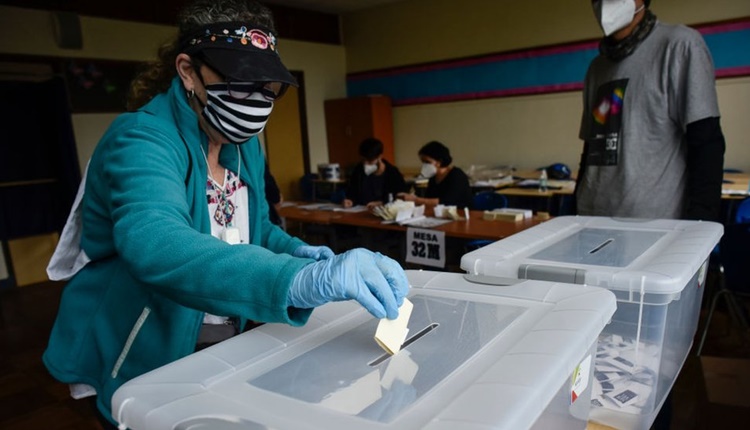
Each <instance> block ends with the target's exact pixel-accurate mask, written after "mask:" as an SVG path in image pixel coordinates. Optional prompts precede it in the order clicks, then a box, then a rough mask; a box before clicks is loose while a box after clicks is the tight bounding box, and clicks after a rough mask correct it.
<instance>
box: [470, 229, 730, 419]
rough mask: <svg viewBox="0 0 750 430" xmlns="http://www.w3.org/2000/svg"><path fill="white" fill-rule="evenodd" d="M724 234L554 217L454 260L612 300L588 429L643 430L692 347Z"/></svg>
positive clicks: (473, 270)
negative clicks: (606, 294)
mask: <svg viewBox="0 0 750 430" xmlns="http://www.w3.org/2000/svg"><path fill="white" fill-rule="evenodd" d="M722 233H723V227H722V226H721V224H717V223H713V222H700V221H680V220H637V219H613V218H604V217H560V218H555V219H553V220H551V221H548V222H545V223H543V224H540V225H538V226H535V227H532V228H530V229H528V230H524V231H522V232H520V233H518V234H515V235H513V236H511V237H509V238H507V239H503V240H500V241H498V242H495V243H493V244H490V245H488V246H485V247H483V248H480V249H478V250H476V251H473V252H470V253H468V254H466V255H464V256H463V258H462V259H461V268H462V269H464V270H466V271H467V272H468V273H470V274H473V275H479V276H484V277H490V278H489V279H490V281H488V282H491V278H492V277H501V278H519V279H544V280H548V281H556V282H569V283H573V284H582V285H593V286H599V287H604V288H607V289H609V290H611V291H612V292H613V293H614V294H615V295H616V297H617V312H616V313H615V315H614V316H613V318H612V323H611V324H609V325H608V326H607V327H606V328H605V330H604V331H603V333H602V337H601V339H600V342H599V345H598V353H597V360H596V373H595V376H596V383H595V392H594V399H593V403H594V408H592V411H591V418H592V420H594V421H597V422H600V423H603V424H607V425H610V426H613V427H616V428H620V429H648V428H649V427H650V426H651V424H652V423H653V421H654V419H655V418H656V414H657V413H658V412H659V409H660V408H661V406H662V404H663V402H664V400H665V398H666V395H667V393H669V390H670V389H671V387H672V385H673V384H674V381H675V379H676V378H677V375H678V373H679V371H680V369H681V368H682V365H683V364H684V362H685V359H686V358H687V354H688V352H689V350H690V347H691V345H692V342H693V337H694V335H695V331H696V328H697V324H698V317H699V313H700V306H701V300H702V296H703V290H704V288H703V287H704V281H705V271H706V266H707V261H708V257H709V254H710V253H711V250H712V249H713V248H714V246H715V245H716V244H717V243H718V242H719V239H720V238H721V235H722Z"/></svg>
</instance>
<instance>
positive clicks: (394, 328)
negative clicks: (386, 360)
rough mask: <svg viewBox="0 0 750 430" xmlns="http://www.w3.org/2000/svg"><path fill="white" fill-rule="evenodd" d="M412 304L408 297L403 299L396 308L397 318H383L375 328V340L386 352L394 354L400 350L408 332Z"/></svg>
mask: <svg viewBox="0 0 750 430" xmlns="http://www.w3.org/2000/svg"><path fill="white" fill-rule="evenodd" d="M413 308H414V305H413V304H412V303H411V302H410V301H409V299H404V303H403V304H402V305H401V307H400V308H398V318H396V319H395V320H389V319H388V318H383V319H381V320H380V323H379V324H378V328H377V330H375V342H377V343H378V345H380V347H381V348H383V349H384V350H385V352H387V353H388V354H391V355H393V354H395V353H397V352H398V351H399V350H401V345H403V344H404V341H405V340H406V336H407V335H408V334H409V328H408V325H409V317H411V310H412V309H413Z"/></svg>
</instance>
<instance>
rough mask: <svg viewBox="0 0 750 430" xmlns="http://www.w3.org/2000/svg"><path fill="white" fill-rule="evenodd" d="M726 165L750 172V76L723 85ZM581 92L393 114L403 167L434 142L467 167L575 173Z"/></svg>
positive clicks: (415, 108) (579, 145) (410, 109)
mask: <svg viewBox="0 0 750 430" xmlns="http://www.w3.org/2000/svg"><path fill="white" fill-rule="evenodd" d="M717 92H718V96H719V109H720V111H721V115H722V120H721V124H722V128H723V131H724V135H725V137H726V142H727V150H726V155H725V163H724V164H725V166H726V167H733V168H738V169H742V170H744V171H746V172H750V145H748V144H747V136H748V135H750V121H748V120H747V118H748V110H749V109H750V103H749V102H748V100H750V77H745V78H734V79H722V80H719V81H718V83H717ZM581 109H582V107H581V93H580V92H571V93H561V94H550V95H542V96H526V97H509V98H498V99H489V100H482V101H472V102H454V103H439V104H429V105H419V106H406V107H400V108H395V109H394V111H393V112H394V135H395V142H396V144H395V147H396V163H397V164H398V165H399V166H404V167H407V168H408V167H416V166H418V165H419V160H418V158H417V155H416V154H417V151H419V148H420V147H421V146H422V145H423V144H425V143H427V142H428V141H430V140H433V139H435V140H440V141H442V142H443V143H445V144H446V145H448V147H450V148H451V152H452V155H453V159H454V162H455V163H456V165H458V166H461V167H467V168H468V167H469V166H470V165H472V164H479V165H506V164H509V165H514V166H516V167H517V168H520V169H529V168H537V167H540V166H544V165H548V164H552V163H555V162H562V163H565V164H568V165H569V166H570V167H571V168H572V169H576V168H577V166H578V162H579V156H580V153H581V149H582V143H581V141H580V140H579V139H578V127H579V123H580V120H581Z"/></svg>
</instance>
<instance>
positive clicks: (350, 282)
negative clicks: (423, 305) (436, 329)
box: [288, 248, 409, 319]
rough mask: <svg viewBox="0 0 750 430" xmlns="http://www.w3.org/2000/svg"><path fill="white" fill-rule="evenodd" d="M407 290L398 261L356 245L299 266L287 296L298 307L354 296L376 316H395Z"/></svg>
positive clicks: (407, 282) (313, 305)
mask: <svg viewBox="0 0 750 430" xmlns="http://www.w3.org/2000/svg"><path fill="white" fill-rule="evenodd" d="M408 292H409V281H408V280H407V279H406V273H404V270H403V269H402V268H401V266H400V265H399V264H398V263H396V262H395V261H394V260H392V259H390V258H388V257H386V256H384V255H382V254H380V253H374V252H372V251H368V250H366V249H363V248H357V249H353V250H351V251H347V252H345V253H343V254H339V255H334V256H333V257H331V258H329V259H326V260H321V261H318V262H316V263H312V264H309V265H307V266H305V267H303V268H302V270H300V271H299V273H297V276H295V278H294V280H293V281H292V287H291V289H290V290H289V296H288V300H289V305H290V306H294V307H296V308H301V309H310V308H314V307H317V306H320V305H322V304H325V303H328V302H336V301H342V300H356V301H358V302H359V303H360V304H361V305H362V306H363V307H364V308H365V309H367V311H369V312H370V313H371V314H372V315H373V316H375V317H376V318H385V317H388V318H389V319H395V318H396V317H398V308H399V306H401V304H403V302H404V297H406V294H407V293H408Z"/></svg>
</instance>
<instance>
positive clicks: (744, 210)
mask: <svg viewBox="0 0 750 430" xmlns="http://www.w3.org/2000/svg"><path fill="white" fill-rule="evenodd" d="M734 222H736V223H738V224H740V223H746V222H747V223H750V198H747V199H745V200H743V201H742V203H740V205H739V206H738V207H737V212H736V214H735V215H734Z"/></svg>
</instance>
